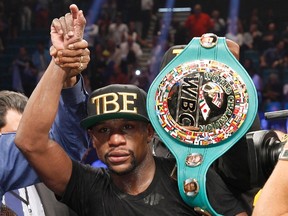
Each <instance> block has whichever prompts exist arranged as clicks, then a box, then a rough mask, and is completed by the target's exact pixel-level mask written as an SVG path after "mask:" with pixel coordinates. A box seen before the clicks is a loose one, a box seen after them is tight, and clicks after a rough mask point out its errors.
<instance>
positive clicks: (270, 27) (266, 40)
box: [261, 22, 279, 51]
mask: <svg viewBox="0 0 288 216" xmlns="http://www.w3.org/2000/svg"><path fill="white" fill-rule="evenodd" d="M278 39H279V32H278V29H277V26H276V23H274V22H270V23H268V24H267V25H266V29H264V31H263V35H262V41H261V42H262V45H261V48H262V50H261V51H264V50H266V49H269V48H272V47H274V46H276V44H277V41H278Z"/></svg>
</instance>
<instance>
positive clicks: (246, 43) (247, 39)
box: [242, 23, 262, 50]
mask: <svg viewBox="0 0 288 216" xmlns="http://www.w3.org/2000/svg"><path fill="white" fill-rule="evenodd" d="M261 40H262V32H261V31H260V30H259V28H258V24H256V23H251V24H250V26H249V27H248V30H247V31H244V34H243V45H242V47H243V49H242V50H258V49H259V47H260V42H261Z"/></svg>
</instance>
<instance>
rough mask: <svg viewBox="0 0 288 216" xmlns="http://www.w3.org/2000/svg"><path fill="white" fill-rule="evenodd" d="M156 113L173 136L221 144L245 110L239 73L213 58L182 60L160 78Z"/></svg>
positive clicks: (190, 141) (189, 141) (197, 142)
mask: <svg viewBox="0 0 288 216" xmlns="http://www.w3.org/2000/svg"><path fill="white" fill-rule="evenodd" d="M155 100H156V107H155V108H156V115H157V117H158V120H159V122H160V124H161V126H162V127H163V129H164V130H165V131H166V132H167V133H168V134H169V135H170V136H172V137H173V138H174V139H177V140H179V141H181V142H183V143H185V144H191V145H199V146H201V145H210V144H217V143H220V142H221V141H222V140H225V139H226V138H228V137H230V136H231V135H232V134H233V133H234V132H236V131H237V130H238V129H239V128H240V127H241V125H242V123H243V122H244V120H245V118H246V114H247V111H248V93H247V87H246V85H245V83H244V82H243V80H242V79H241V77H240V76H239V74H238V73H237V72H236V71H234V70H233V69H232V68H230V67H229V66H228V65H226V64H224V63H221V62H218V61H215V60H195V61H191V62H186V63H183V64H181V65H179V66H177V67H175V68H174V69H173V70H171V71H170V72H168V73H167V74H166V76H165V77H164V78H163V79H162V80H161V81H160V84H159V86H158V88H157V91H156V95H155Z"/></svg>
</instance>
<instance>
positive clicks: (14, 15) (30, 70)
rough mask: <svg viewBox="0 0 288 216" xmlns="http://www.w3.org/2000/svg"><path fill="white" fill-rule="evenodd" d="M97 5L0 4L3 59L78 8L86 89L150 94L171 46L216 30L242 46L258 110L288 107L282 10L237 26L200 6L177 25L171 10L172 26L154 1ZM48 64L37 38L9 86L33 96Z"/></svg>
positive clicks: (23, 51)
mask: <svg viewBox="0 0 288 216" xmlns="http://www.w3.org/2000/svg"><path fill="white" fill-rule="evenodd" d="M97 2H98V4H96V5H95V2H93V1H91V0H86V1H83V0H81V1H80V0H79V1H72V0H65V1H56V0H10V1H4V0H0V55H4V54H5V50H6V47H7V43H8V41H12V39H16V38H17V37H19V36H21V34H22V33H23V32H33V31H35V30H41V29H45V30H48V32H49V28H50V23H51V20H52V19H53V18H54V17H58V16H59V14H64V13H65V10H67V8H68V6H69V5H70V4H71V3H76V4H77V5H78V6H79V8H81V9H83V10H84V14H85V15H86V16H87V26H86V29H85V39H86V40H87V41H88V43H89V49H90V51H91V62H90V64H89V67H88V68H87V69H86V70H85V72H84V73H83V76H84V79H85V85H86V88H87V90H88V91H92V90H94V89H96V88H99V87H102V86H104V85H107V84H111V83H133V84H136V85H138V86H139V87H141V88H143V89H146V90H148V88H149V85H150V83H151V81H152V80H153V78H154V77H155V76H156V75H157V74H158V73H159V68H160V62H161V57H162V56H163V54H164V53H165V51H166V50H168V48H169V47H171V46H173V45H183V44H187V43H189V41H190V40H191V39H192V38H193V37H199V36H201V35H202V34H203V33H206V32H213V33H215V34H217V35H218V36H225V37H227V38H229V39H232V40H233V41H235V42H237V43H238V44H239V46H240V62H241V63H242V65H243V67H244V68H245V69H246V70H247V72H248V73H249V75H250V76H251V79H252V80H253V82H254V83H255V86H256V89H257V93H258V98H259V113H260V114H261V115H262V114H263V113H264V112H269V111H276V110H282V109H287V108H288V100H287V99H288V52H287V46H288V20H283V19H281V20H280V19H279V17H278V16H277V11H273V9H271V8H268V9H267V10H265V11H263V10H262V11H260V10H259V9H257V8H255V9H253V10H251V11H249V12H247V11H246V13H248V14H245V16H243V17H242V16H239V17H238V19H236V21H235V19H233V18H229V17H228V16H227V17H225V16H224V15H223V14H221V12H220V11H221V10H220V9H218V8H214V9H212V10H210V11H208V10H205V8H203V7H202V5H200V4H195V5H193V6H192V7H191V12H189V14H187V16H186V17H183V18H182V19H177V20H176V19H173V16H174V14H173V13H172V19H171V21H169V20H168V22H167V20H165V19H164V18H165V16H164V14H163V13H162V14H161V13H159V12H158V9H159V3H158V1H156V0H133V1H129V0H125V1H120V0H106V1H105V0H102V1H97ZM174 13H179V12H174ZM239 14H243V13H239ZM147 53H148V55H147ZM49 61H50V55H49V41H48V40H43V39H42V40H40V39H39V40H38V41H35V49H34V50H32V51H28V50H27V48H26V47H25V44H23V46H21V47H19V50H18V53H17V54H16V53H15V58H14V59H13V62H12V63H11V66H10V67H9V68H10V69H11V75H12V77H13V79H12V83H11V88H12V89H13V90H17V91H21V92H24V93H25V94H26V95H27V96H29V95H30V94H31V92H32V91H33V89H34V87H35V85H36V84H37V82H38V80H39V78H40V77H41V75H42V73H43V71H44V70H45V68H46V67H47V64H48V63H49ZM262 119H263V118H262ZM262 123H263V125H262V126H263V127H264V128H265V127H267V128H268V127H278V128H277V129H281V130H286V126H285V125H283V124H282V123H281V124H278V125H277V124H270V123H269V122H268V123H267V122H265V121H264V119H263V122H262ZM269 124H270V125H269ZM283 127H285V128H283Z"/></svg>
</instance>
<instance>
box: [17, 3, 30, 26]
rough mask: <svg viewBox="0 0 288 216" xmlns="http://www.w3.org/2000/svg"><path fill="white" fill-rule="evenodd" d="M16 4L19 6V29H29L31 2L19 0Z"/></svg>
mask: <svg viewBox="0 0 288 216" xmlns="http://www.w3.org/2000/svg"><path fill="white" fill-rule="evenodd" d="M17 6H18V7H19V8H20V19H21V31H31V28H32V16H33V14H32V13H33V10H32V8H33V2H32V1H30V0H21V1H19V5H17Z"/></svg>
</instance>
